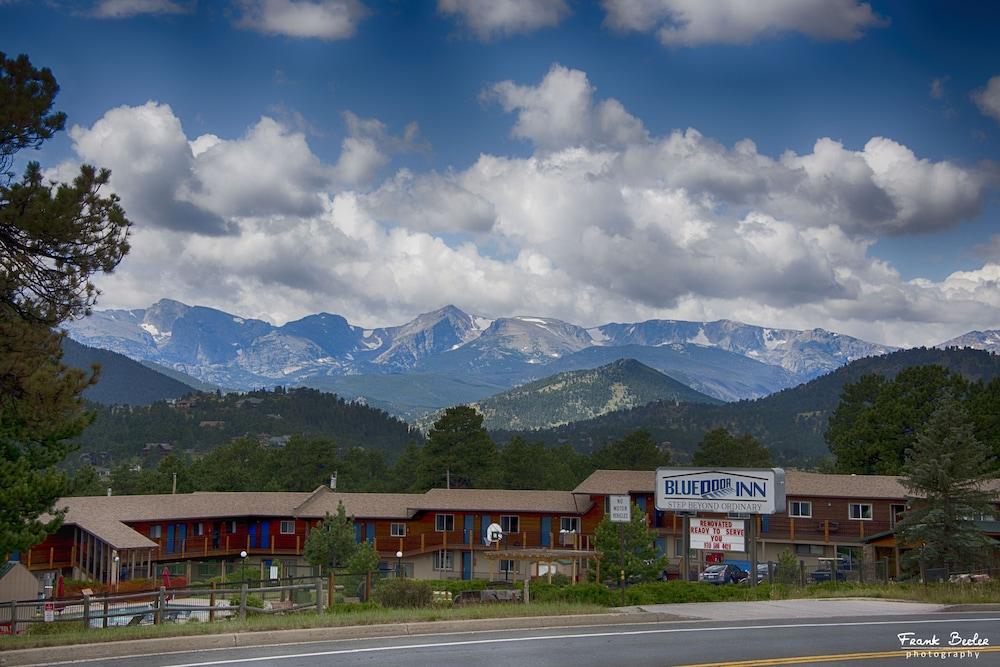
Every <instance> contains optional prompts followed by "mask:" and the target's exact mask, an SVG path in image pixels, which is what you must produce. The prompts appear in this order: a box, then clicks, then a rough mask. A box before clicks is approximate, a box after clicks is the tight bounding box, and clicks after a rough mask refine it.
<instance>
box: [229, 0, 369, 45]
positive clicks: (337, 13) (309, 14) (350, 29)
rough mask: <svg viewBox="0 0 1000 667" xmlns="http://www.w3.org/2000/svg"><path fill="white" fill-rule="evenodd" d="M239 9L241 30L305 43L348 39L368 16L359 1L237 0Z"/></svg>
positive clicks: (238, 24) (238, 22)
mask: <svg viewBox="0 0 1000 667" xmlns="http://www.w3.org/2000/svg"><path fill="white" fill-rule="evenodd" d="M238 6H239V9H240V16H239V18H238V19H237V21H236V25H237V26H239V27H241V28H248V29H250V30H256V31H257V32H262V33H265V34H268V35H285V36H286V37H296V38H305V39H309V38H313V39H325V40H336V39H346V38H348V37H351V36H353V35H354V33H355V32H356V31H357V28H358V23H360V22H361V20H362V19H364V18H365V17H366V16H368V13H369V12H368V9H367V8H366V7H365V6H364V5H363V4H361V2H359V1H358V0H239V2H238Z"/></svg>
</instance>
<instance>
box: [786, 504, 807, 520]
mask: <svg viewBox="0 0 1000 667" xmlns="http://www.w3.org/2000/svg"><path fill="white" fill-rule="evenodd" d="M803 505H808V506H809V509H808V510H807V511H806V512H803V511H802V506H803ZM812 515H813V504H812V501H811V500H790V501H788V516H789V517H791V518H793V519H811V518H812Z"/></svg>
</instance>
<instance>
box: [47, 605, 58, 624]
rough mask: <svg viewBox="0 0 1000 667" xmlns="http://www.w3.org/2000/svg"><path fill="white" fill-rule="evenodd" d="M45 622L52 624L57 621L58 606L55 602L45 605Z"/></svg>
mask: <svg viewBox="0 0 1000 667" xmlns="http://www.w3.org/2000/svg"><path fill="white" fill-rule="evenodd" d="M44 620H45V622H46V623H51V622H52V621H54V620H56V604H55V603H54V602H46V603H45V619H44Z"/></svg>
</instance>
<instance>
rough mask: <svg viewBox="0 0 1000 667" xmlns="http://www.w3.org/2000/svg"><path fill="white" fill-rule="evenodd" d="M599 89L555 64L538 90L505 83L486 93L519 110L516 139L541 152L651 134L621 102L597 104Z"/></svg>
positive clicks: (577, 72)
mask: <svg viewBox="0 0 1000 667" xmlns="http://www.w3.org/2000/svg"><path fill="white" fill-rule="evenodd" d="M594 92H595V88H594V86H592V85H591V83H590V81H589V80H588V79H587V75H586V74H585V73H584V72H581V71H580V70H577V69H569V68H567V67H563V66H562V65H558V64H556V65H553V66H552V67H551V68H550V69H549V71H548V73H547V74H546V75H545V78H544V79H542V82H541V83H540V84H539V85H537V86H521V85H518V84H516V83H514V82H513V81H501V82H500V83H497V84H494V85H493V86H492V87H491V88H489V89H488V90H487V91H485V93H484V97H485V98H487V99H496V100H497V101H499V102H500V104H501V106H502V107H503V109H504V110H505V111H507V112H512V111H516V112H517V123H516V124H515V125H514V129H513V135H514V136H515V137H519V138H522V139H528V140H530V141H532V142H533V143H535V144H536V145H537V146H539V147H541V148H549V149H551V148H561V147H564V146H572V145H580V144H591V143H612V144H618V145H621V144H624V143H627V142H635V141H640V140H641V139H642V138H644V137H645V135H646V130H645V128H644V127H643V125H642V122H640V121H639V120H638V119H637V118H635V117H634V116H632V115H631V114H629V113H628V112H627V111H625V108H624V107H623V106H622V104H621V103H620V102H618V100H615V99H608V100H605V101H603V102H601V103H600V104H598V105H597V107H596V108H595V106H594V103H593V97H594Z"/></svg>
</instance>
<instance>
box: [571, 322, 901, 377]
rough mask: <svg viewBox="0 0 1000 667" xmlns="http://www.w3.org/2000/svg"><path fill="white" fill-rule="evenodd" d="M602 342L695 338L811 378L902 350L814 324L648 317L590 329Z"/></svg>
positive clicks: (655, 342)
mask: <svg viewBox="0 0 1000 667" xmlns="http://www.w3.org/2000/svg"><path fill="white" fill-rule="evenodd" d="M590 333H591V335H592V336H593V337H594V339H595V340H598V341H600V344H602V345H647V346H654V347H659V346H663V345H674V344H678V343H690V344H694V345H704V346H708V347H718V348H721V349H723V350H728V351H730V352H735V353H737V354H741V355H743V356H747V357H750V358H751V359H756V360H757V361H762V362H764V363H766V364H772V365H775V366H781V367H782V368H784V369H785V370H788V371H791V372H792V373H794V374H796V375H800V376H802V377H804V378H807V379H812V378H813V377H816V376H818V375H822V374H823V373H826V372H829V371H832V370H834V369H836V368H840V367H841V366H843V365H844V364H846V363H849V362H851V361H854V360H855V359H860V358H862V357H872V356H876V355H880V354H886V353H888V352H892V351H893V350H895V349H897V348H894V347H889V346H887V345H878V344H876V343H867V342H865V341H863V340H859V339H857V338H852V337H851V336H844V335H842V334H838V333H834V332H832V331H826V330H825V329H811V330H809V331H796V330H794V329H769V328H766V327H757V326H752V325H749V324H742V323H740V322H733V321H731V320H717V321H715V322H684V321H679V320H649V321H646V322H639V323H636V324H605V325H604V326H600V327H595V328H594V329H591V330H590Z"/></svg>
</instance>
